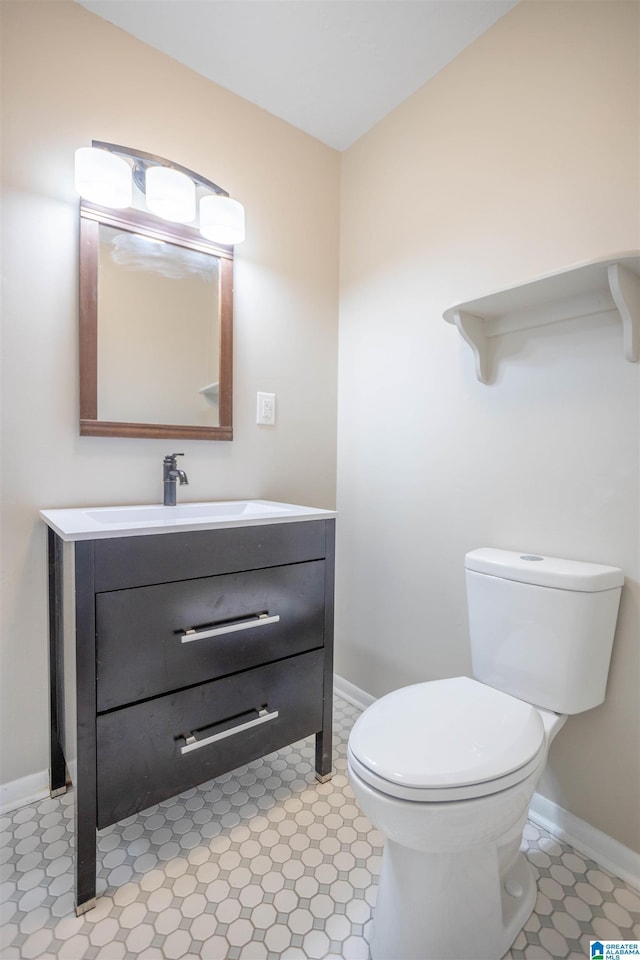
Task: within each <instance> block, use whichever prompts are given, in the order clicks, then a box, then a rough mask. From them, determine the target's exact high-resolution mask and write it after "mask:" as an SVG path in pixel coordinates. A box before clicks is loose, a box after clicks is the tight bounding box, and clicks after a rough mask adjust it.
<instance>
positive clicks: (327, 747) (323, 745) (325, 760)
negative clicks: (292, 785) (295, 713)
mask: <svg viewBox="0 0 640 960" xmlns="http://www.w3.org/2000/svg"><path fill="white" fill-rule="evenodd" d="M331 739H332V737H331V724H329V730H328V732H327V731H325V730H322V731H321V732H320V733H316V780H317V781H318V782H319V783H326V782H327V781H328V780H331V778H332V777H333V769H332V767H331V761H332V749H331Z"/></svg>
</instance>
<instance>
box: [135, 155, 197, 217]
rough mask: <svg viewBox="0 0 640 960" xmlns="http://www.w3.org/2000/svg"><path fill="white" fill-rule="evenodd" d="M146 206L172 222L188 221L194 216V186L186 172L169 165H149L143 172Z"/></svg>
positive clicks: (158, 215)
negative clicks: (173, 168) (144, 172)
mask: <svg viewBox="0 0 640 960" xmlns="http://www.w3.org/2000/svg"><path fill="white" fill-rule="evenodd" d="M145 194H146V198H147V208H148V209H149V210H150V211H151V213H155V215H156V216H157V217H162V218H163V219H164V220H171V221H172V222H174V223H190V222H191V221H192V220H194V219H195V216H196V187H195V184H194V182H193V180H191V179H190V178H189V177H188V176H187V175H186V174H184V173H180V171H179V170H172V169H171V167H149V169H148V170H147V172H146V174H145Z"/></svg>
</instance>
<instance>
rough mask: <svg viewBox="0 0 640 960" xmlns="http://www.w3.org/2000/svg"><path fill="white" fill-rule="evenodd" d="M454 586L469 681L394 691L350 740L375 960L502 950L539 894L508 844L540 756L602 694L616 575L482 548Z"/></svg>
mask: <svg viewBox="0 0 640 960" xmlns="http://www.w3.org/2000/svg"><path fill="white" fill-rule="evenodd" d="M465 579H466V590H467V604H468V615H469V632H470V639H471V652H472V665H473V674H474V679H471V678H469V677H454V678H451V679H446V680H432V681H429V682H426V683H416V684H412V685H411V686H408V687H403V688H401V689H400V690H395V691H394V692H393V693H390V694H387V695H386V696H384V697H381V698H380V699H379V700H377V701H375V702H374V703H373V704H372V705H371V706H370V707H368V708H367V709H366V710H365V711H364V712H363V713H362V714H361V716H360V717H359V718H358V720H357V721H356V723H355V724H354V726H353V729H352V731H351V735H350V737H349V744H348V750H347V756H348V771H349V777H350V780H351V785H352V787H353V791H354V794H355V797H356V801H357V802H358V804H359V806H360V808H361V810H362V811H363V812H364V813H365V814H366V815H367V816H368V817H369V819H370V820H371V822H372V823H373V824H374V826H376V827H377V828H378V830H380V832H381V833H382V834H383V836H384V838H385V845H384V853H383V858H382V869H381V876H380V882H379V886H378V894H377V901H376V906H375V909H374V916H373V935H372V939H371V957H372V960H500V958H501V957H503V956H504V954H505V953H506V952H507V950H508V949H509V947H510V946H511V944H512V943H513V941H514V939H515V938H516V936H517V935H518V933H519V931H520V930H521V929H522V927H523V926H524V924H525V923H526V921H527V919H528V918H529V916H530V914H531V912H532V910H533V907H534V903H535V899H536V885H535V879H534V875H533V872H532V870H531V867H530V866H529V864H528V863H527V861H526V859H525V857H524V855H523V854H522V853H521V852H520V844H521V840H522V831H523V828H524V825H525V823H526V820H527V813H528V809H529V803H530V801H531V797H532V796H533V793H534V791H535V789H536V787H537V785H538V782H539V780H540V777H541V775H542V772H543V770H544V767H545V764H546V761H547V755H548V752H549V747H550V745H551V742H552V741H553V738H554V737H555V736H556V734H557V733H558V731H559V730H560V729H561V727H562V726H563V724H564V723H565V721H566V719H567V716H568V715H570V714H574V713H582V712H583V711H585V710H590V709H591V708H592V707H595V706H597V705H598V704H599V703H602V701H603V700H604V695H605V688H606V682H607V674H608V671H609V660H610V657H611V648H612V645H613V636H614V632H615V625H616V618H617V614H618V605H619V602H620V594H621V588H622V584H623V579H624V577H623V573H622V571H621V570H619V569H618V568H616V567H609V566H603V565H600V564H592V563H583V562H580V561H573V560H560V559H556V558H553V557H541V556H537V555H532V554H521V553H514V552H512V551H508V550H498V549H494V548H482V549H479V550H473V551H472V552H471V553H468V554H467V555H466V557H465ZM443 642H446V638H443Z"/></svg>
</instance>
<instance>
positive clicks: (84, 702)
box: [75, 541, 97, 916]
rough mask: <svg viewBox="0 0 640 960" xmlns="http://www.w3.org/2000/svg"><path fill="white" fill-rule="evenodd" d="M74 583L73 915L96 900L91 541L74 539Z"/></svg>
mask: <svg viewBox="0 0 640 960" xmlns="http://www.w3.org/2000/svg"><path fill="white" fill-rule="evenodd" d="M75 558H76V564H75V568H76V569H75V587H76V735H77V754H78V756H77V763H78V771H77V776H76V783H75V787H76V811H75V827H76V849H75V874H76V915H77V916H80V915H81V914H83V913H86V912H87V910H91V908H92V907H94V906H95V902H96V830H97V793H96V789H97V786H96V683H95V677H96V652H95V635H96V634H95V606H94V579H93V561H94V558H93V542H92V541H78V542H77V543H76V545H75Z"/></svg>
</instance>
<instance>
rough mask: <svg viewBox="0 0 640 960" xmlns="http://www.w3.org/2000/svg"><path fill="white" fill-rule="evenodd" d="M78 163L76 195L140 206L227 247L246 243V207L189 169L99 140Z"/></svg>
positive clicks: (78, 154) (78, 153)
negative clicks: (193, 229)
mask: <svg viewBox="0 0 640 960" xmlns="http://www.w3.org/2000/svg"><path fill="white" fill-rule="evenodd" d="M75 164H76V169H75V183H76V190H77V191H78V193H79V194H80V195H81V196H82V197H83V198H84V199H85V200H87V201H89V202H90V203H94V204H97V205H99V206H102V207H110V208H112V209H122V208H124V207H132V206H135V207H137V208H138V209H142V210H145V211H147V212H148V213H150V214H152V215H153V216H155V217H158V218H160V219H161V220H168V221H171V222H173V223H183V224H189V225H190V226H193V227H194V228H195V229H197V230H199V231H200V233H201V234H202V236H203V237H205V238H206V239H207V240H210V241H212V242H213V243H217V244H221V245H223V246H233V245H235V244H238V243H242V241H243V240H244V207H243V206H242V204H241V203H239V202H238V201H237V200H232V199H231V197H230V196H229V194H228V193H227V191H226V190H223V189H222V187H219V186H218V185H217V184H216V183H213V182H212V181H211V180H207V179H205V178H204V177H201V176H200V175H199V174H197V173H194V172H193V170H189V169H188V168H187V167H182V166H180V165H179V164H177V163H172V162H171V161H169V160H165V159H163V158H162V157H158V156H155V155H154V154H150V153H144V152H142V151H141V150H132V149H130V148H129V147H121V146H118V145H117V144H114V143H105V142H103V141H99V140H94V141H92V145H91V146H90V147H80V149H78V150H76V161H75ZM134 187H135V188H137V190H134Z"/></svg>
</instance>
